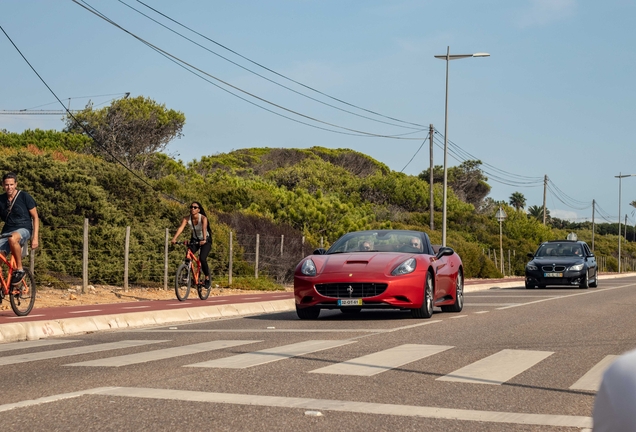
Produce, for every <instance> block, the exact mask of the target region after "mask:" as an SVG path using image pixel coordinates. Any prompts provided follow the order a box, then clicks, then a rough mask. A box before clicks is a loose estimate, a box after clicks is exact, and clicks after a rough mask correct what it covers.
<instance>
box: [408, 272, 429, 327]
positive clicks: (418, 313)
mask: <svg viewBox="0 0 636 432" xmlns="http://www.w3.org/2000/svg"><path fill="white" fill-rule="evenodd" d="M433 290H434V287H433V275H432V274H431V272H427V273H426V283H425V284H424V298H423V299H422V306H421V307H420V308H418V309H411V314H413V318H430V317H432V316H433Z"/></svg>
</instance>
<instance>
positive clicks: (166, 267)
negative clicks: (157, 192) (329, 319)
mask: <svg viewBox="0 0 636 432" xmlns="http://www.w3.org/2000/svg"><path fill="white" fill-rule="evenodd" d="M40 233H41V237H42V241H41V244H42V247H40V248H38V249H37V250H36V253H35V254H31V258H30V260H31V267H32V268H34V272H35V275H36V278H37V281H38V284H43V285H45V286H46V285H47V284H49V285H53V284H55V283H57V282H59V281H62V282H64V283H67V284H73V285H81V286H82V290H83V291H85V290H86V289H87V287H88V285H95V284H109V285H117V286H123V287H124V289H127V288H128V287H129V286H139V287H158V288H159V287H163V288H166V289H168V288H171V287H172V285H173V284H174V275H175V272H176V269H177V267H178V265H179V264H180V263H181V262H182V261H183V258H184V256H185V249H184V248H183V247H175V246H173V245H171V243H170V239H171V235H170V232H169V229H168V228H160V227H158V228H154V229H151V230H150V231H149V230H148V229H144V230H135V229H133V228H131V227H112V226H110V227H103V226H101V227H100V226H98V227H91V228H90V229H89V226H88V221H87V220H86V221H85V223H84V226H83V227H82V226H69V227H56V228H51V227H42V228H41V230H40ZM227 234H228V235H227V236H220V235H216V236H215V235H213V236H212V247H211V251H210V254H209V256H208V264H209V266H210V272H211V276H212V278H213V279H214V280H215V281H218V282H217V283H223V284H224V285H225V283H227V286H231V285H232V278H233V277H254V278H259V277H267V278H269V279H271V280H274V281H275V282H277V283H280V284H286V283H290V282H292V281H293V272H294V269H295V267H296V265H297V264H298V262H299V261H300V260H301V259H302V258H303V257H305V256H306V255H308V254H310V253H311V252H312V251H313V250H314V248H315V247H317V246H314V245H311V244H309V243H307V242H306V239H305V237H303V236H285V235H280V236H274V235H266V234H243V233H237V232H233V231H229V232H228V233H227ZM47 244H57V245H60V246H58V247H56V248H47V247H46V245H47ZM322 246H324V242H323V239H321V241H320V247H322ZM482 252H483V254H484V255H487V256H488V259H489V260H491V261H492V263H493V264H494V266H495V268H497V269H499V270H500V271H501V272H502V273H503V274H504V276H522V275H524V274H525V266H526V264H527V262H528V260H529V259H528V257H527V256H526V255H525V254H522V253H519V254H518V253H516V251H514V250H504V251H503V252H504V253H503V263H502V257H501V255H502V254H501V251H500V250H498V249H483V250H482ZM596 260H597V263H598V269H599V271H600V272H615V271H617V267H618V261H617V259H616V258H615V257H606V256H597V257H596ZM502 264H503V265H502ZM621 269H622V270H623V271H634V270H635V269H636V260H634V259H633V258H630V257H624V258H622V259H621ZM225 281H226V282H225Z"/></svg>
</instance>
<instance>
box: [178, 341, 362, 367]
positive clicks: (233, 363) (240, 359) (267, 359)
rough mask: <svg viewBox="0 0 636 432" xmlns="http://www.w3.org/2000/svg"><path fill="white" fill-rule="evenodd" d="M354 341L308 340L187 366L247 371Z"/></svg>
mask: <svg viewBox="0 0 636 432" xmlns="http://www.w3.org/2000/svg"><path fill="white" fill-rule="evenodd" d="M351 343H354V341H347V340H308V341H304V342H298V343H295V344H291V345H284V346H280V347H276V348H269V349H264V350H261V351H256V352H251V353H246V354H239V355H235V356H231V357H225V358H220V359H216V360H210V361H207V362H202V363H194V364H190V365H187V366H188V367H204V368H205V367H208V368H226V369H245V368H249V367H252V366H258V365H262V364H266V363H271V362H274V361H277V360H282V359H287V358H290V357H297V356H301V355H305V354H309V353H313V352H316V351H322V350H326V349H330V348H335V347H339V346H342V345H348V344H351Z"/></svg>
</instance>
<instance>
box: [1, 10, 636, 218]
mask: <svg viewBox="0 0 636 432" xmlns="http://www.w3.org/2000/svg"><path fill="white" fill-rule="evenodd" d="M144 1H145V2H146V3H147V4H148V5H150V6H152V7H154V8H156V9H157V10H159V11H160V12H162V13H164V14H165V15H168V16H169V17H171V18H172V19H174V20H176V21H179V22H180V23H182V24H184V25H186V26H188V27H190V28H192V29H193V30H196V31H197V32H199V33H201V34H203V35H205V36H206V37H208V38H210V39H212V40H214V41H215V42H217V43H219V44H222V45H224V46H225V47H227V48H230V49H232V50H234V51H236V52H237V53H239V54H241V55H243V56H245V57H247V58H249V59H250V60H252V61H255V62H257V63H260V64H261V65H263V66H266V67H268V68H270V69H272V70H274V71H276V72H278V73H279V74H282V75H284V76H286V77H289V78H292V79H294V80H296V81H298V82H301V83H303V84H305V85H307V86H309V87H312V88H313V89H316V90H320V91H321V92H323V93H325V94H328V95H329V96H332V97H335V98H338V99H340V100H342V101H345V102H347V103H349V104H352V105H355V106H356V107H361V108H364V109H366V110H370V111H373V112H376V113H380V114H383V115H384V116H387V117H392V118H394V119H398V120H401V121H404V122H410V123H416V124H421V125H425V126H428V125H429V124H431V123H432V124H433V125H434V126H435V128H436V129H438V130H439V131H440V132H441V133H443V132H444V88H445V62H444V61H442V60H438V59H435V58H434V55H439V54H445V53H446V47H447V46H450V49H451V54H464V53H476V52H488V53H490V54H491V57H489V58H467V59H462V60H456V61H452V62H450V86H449V88H450V92H449V129H448V137H449V139H450V140H451V141H452V142H453V143H455V144H456V145H458V146H459V147H460V148H461V151H462V152H465V153H463V157H470V156H468V155H472V157H474V158H478V159H480V160H482V162H484V164H487V165H485V166H484V167H483V168H484V170H485V171H486V173H487V174H490V180H489V183H490V184H491V186H492V191H491V194H490V196H491V197H492V198H493V199H496V200H506V201H507V200H508V198H509V196H510V195H511V194H512V193H513V192H515V191H518V192H521V193H523V194H524V195H525V197H526V199H527V204H528V205H541V204H542V200H543V186H542V179H543V176H544V175H546V174H547V175H548V177H549V178H550V182H551V183H550V184H551V189H552V191H549V192H548V195H547V205H548V208H549V209H550V212H551V214H552V215H553V216H557V217H561V218H564V219H574V218H578V219H579V220H583V218H591V215H592V211H591V202H592V200H593V199H595V200H596V201H597V203H598V204H599V206H600V207H601V209H602V211H604V213H603V214H604V215H606V216H607V217H609V218H610V220H612V221H616V218H617V215H618V180H617V179H616V178H614V176H616V175H618V174H619V172H622V173H623V174H632V173H633V174H636V166H635V163H634V160H635V159H636V158H635V156H636V154H635V150H634V149H635V146H634V145H633V144H632V141H633V135H634V133H633V129H632V128H633V121H634V119H635V118H636V108H635V101H636V86H635V84H634V79H635V78H634V73H635V72H636V44H635V42H636V32H635V31H634V30H633V19H634V17H635V16H636V2H634V1H633V0H606V1H603V2H600V1H593V2H592V1H582V0H516V1H509V0H490V1H474V0H448V1H441V0H436V1H426V0H418V1H410V0H406V1H373V0H367V1H342V0H339V1H333V0H320V1H319V0H268V1H262V0H261V1H237V0H232V1H230V0H222V1H219V0H214V1H193V0H182V1H179V2H176V1H168V0H144ZM123 2H125V3H126V4H128V5H130V6H132V7H134V8H136V9H138V10H140V11H142V12H144V13H146V14H148V15H150V16H152V17H153V18H155V19H157V20H160V21H161V22H162V23H163V24H165V25H167V26H170V27H171V28H173V29H174V30H176V31H178V32H180V33H182V34H183V35H185V36H187V37H189V38H191V39H193V40H194V41H196V42H197V43H199V44H201V45H203V46H205V47H206V48H207V49H209V50H212V51H214V52H216V53H218V54H220V55H223V56H225V57H227V58H229V59H231V60H232V61H235V62H237V63H239V64H240V65H242V66H244V67H245V68H248V69H250V70H252V71H255V72H258V73H260V74H262V75H264V76H266V77H267V78H269V79H271V80H273V81H275V82H278V83H280V84H284V85H286V86H288V87H291V88H293V89H294V90H296V91H298V92H301V93H303V94H306V95H309V96H311V97H313V98H315V99H318V100H320V101H323V102H326V103H329V104H332V105H334V106H338V107H339V108H342V109H346V110H350V111H353V112H355V113H357V114H361V115H365V116H368V117H372V118H374V119H378V120H381V121H385V122H388V123H392V124H395V123H397V122H396V121H395V120H388V119H387V118H386V117H378V116H376V115H374V114H371V113H369V112H366V111H361V110H359V109H357V108H356V107H352V106H349V105H343V104H341V103H340V102H338V101H335V100H333V99H329V98H327V97H326V96H323V95H321V94H318V93H315V92H313V91H311V90H308V89H307V88H304V87H301V86H299V85H297V84H294V83H293V82H290V81H287V80H285V79H283V78H281V77H279V76H277V75H274V74H272V73H271V72H268V71H266V70H264V69H262V68H260V67H259V66H256V65H254V64H253V63H250V62H248V61H246V60H244V59H242V58H240V57H238V56H236V55H235V54H233V53H231V52H229V51H226V50H224V49H223V48H221V47H220V46H218V45H215V44H214V43H212V42H210V41H208V40H206V39H204V38H201V37H200V36H197V35H196V34H193V33H191V32H189V31H188V30H186V29H184V28H182V27H179V26H177V25H176V24H174V23H173V22H171V21H168V20H166V19H165V18H162V17H161V16H159V15H157V14H156V13H154V12H153V11H151V10H150V9H148V8H146V7H145V6H144V5H143V4H141V3H139V2H138V1H136V0H123ZM123 2H120V1H115V0H110V1H104V0H90V1H88V4H89V5H90V6H92V7H94V8H95V9H97V10H99V12H101V13H103V14H104V15H106V16H108V17H109V18H110V19H112V20H113V21H115V22H117V23H118V24H120V25H121V26H122V27H124V28H126V29H127V30H129V31H130V32H132V33H135V34H137V35H138V36H140V37H142V38H144V39H146V40H147V41H148V42H150V43H152V44H154V45H156V46H158V47H159V48H161V49H163V50H165V51H167V52H169V53H170V54H172V55H174V56H176V57H179V58H181V59H183V60H184V61H186V62H188V63H190V64H192V65H193V66H195V67H197V68H199V69H201V70H202V71H204V72H205V73H208V74H210V75H213V76H214V77H216V78H219V79H222V80H224V81H226V82H228V83H230V84H232V85H234V86H236V87H239V88H240V89H242V90H244V91H246V92H249V93H252V94H254V95H256V96H258V97H260V98H262V99H265V100H267V101H268V102H271V103H274V104H277V105H280V106H282V107H284V108H286V109H288V110H291V111H295V112H297V113H300V114H302V115H303V116H307V117H311V118H313V119H318V120H320V121H322V122H325V123H329V124H331V125H326V124H325V123H317V122H315V121H314V120H311V119H308V118H307V117H300V116H298V115H297V114H295V113H291V112H289V111H283V110H281V109H280V108H278V107H276V106H274V105H270V104H268V103H266V102H263V101H261V100H258V99H254V98H253V97H252V96H249V95H246V94H244V93H240V92H238V91H235V90H233V91H234V92H235V93H237V94H240V95H241V97H243V98H245V99H247V100H249V101H250V102H252V103H254V104H258V105H261V106H263V107H266V108H267V109H269V110H272V111H274V112H276V113H278V114H281V115H285V116H288V117H291V118H293V119H295V120H297V121H302V122H306V123H310V124H312V125H314V126H317V127H321V128H326V129H330V130H340V131H342V132H347V131H346V130H345V129H337V127H336V126H340V127H343V128H348V129H351V130H356V131H363V132H367V133H373V134H379V135H402V134H405V133H410V135H406V137H413V138H424V137H425V136H426V131H424V132H415V133H412V132H413V130H412V129H405V128H403V127H398V126H394V125H392V124H384V123H380V122H377V121H371V120H368V119H364V118H362V117H359V116H354V115H351V114H348V113H346V112H343V111H340V110H336V109H334V108H331V107H328V106H326V105H324V104H320V103H317V102H315V101H313V100H311V99H309V98H306V97H303V96H300V95H298V94H295V93H292V92H290V91H289V90H286V89H284V88H282V87H280V86H277V85H274V84H272V83H270V82H268V81H266V80H264V79H262V78H260V77H258V76H256V75H254V74H252V73H251V72H249V71H246V70H244V69H241V68H239V67H237V66H235V65H233V64H231V63H229V62H227V61H226V60H223V59H221V58H219V57H218V56H216V55H214V54H211V53H210V52H209V51H206V50H205V49H202V48H201V47H199V46H196V45H194V44H193V43H191V42H189V41H187V40H185V39H182V38H181V37H180V36H178V35H176V34H174V33H171V32H170V31H168V30H166V29H165V28H163V27H160V26H159V25H157V24H155V23H154V22H152V21H150V20H148V19H147V18H146V17H144V16H142V15H140V14H138V13H137V12H135V11H134V10H132V9H131V8H129V7H128V6H126V4H124V3H123ZM0 25H1V26H2V28H3V29H4V30H5V31H6V32H7V33H8V35H9V36H10V37H11V38H12V39H13V41H14V43H15V44H16V45H17V46H18V48H19V49H20V50H21V51H22V53H23V54H24V55H25V56H26V58H27V59H28V60H29V61H30V62H31V64H32V65H33V66H34V68H35V69H36V70H37V71H38V73H39V74H40V75H41V76H42V78H44V80H45V81H46V82H47V83H48V85H49V86H50V87H51V88H52V89H53V91H54V92H55V93H56V94H57V95H58V97H59V98H60V99H62V100H63V101H64V103H65V104H68V103H69V98H70V107H71V109H81V108H83V107H84V105H85V104H86V103H87V102H88V99H87V98H82V97H83V96H93V97H92V101H93V102H94V103H95V105H96V106H104V105H105V104H107V103H108V102H109V100H110V99H111V98H112V97H115V95H117V96H121V95H122V94H123V93H125V92H130V93H131V95H133V96H138V95H143V96H147V97H150V98H152V99H154V100H156V101H157V102H160V103H164V104H166V106H167V107H168V108H173V109H176V110H180V111H182V112H183V113H185V115H186V126H185V128H184V134H185V136H184V137H183V138H182V139H180V140H175V141H174V142H173V143H172V144H171V145H170V147H169V149H168V152H169V153H170V154H172V155H173V156H175V157H177V158H179V159H182V160H183V161H185V162H188V161H191V160H193V159H198V158H200V157H201V156H203V155H212V154H216V153H225V152H229V151H232V150H235V149H240V148H248V147H294V148H306V147H311V146H324V147H329V148H350V149H353V150H356V151H359V152H362V153H365V154H368V155H370V156H371V157H373V158H375V159H377V160H379V161H381V162H384V163H385V164H387V165H388V166H389V167H390V168H391V169H393V170H397V171H401V170H402V169H403V168H404V167H405V166H406V168H405V169H404V172H406V173H407V174H418V173H420V172H421V171H422V170H424V169H426V168H427V167H428V164H429V150H428V143H427V144H425V146H424V147H422V149H421V150H420V152H419V153H417V155H416V156H415V158H414V159H413V161H412V162H410V164H409V161H410V160H411V158H412V157H413V156H414V155H415V154H416V152H417V151H418V148H420V146H421V144H422V141H423V140H422V139H419V140H398V139H392V138H379V137H369V136H356V135H358V134H357V133H356V132H347V133H353V134H355V135H347V134H342V133H334V132H330V131H327V130H323V129H319V128H317V127H311V126H306V125H303V124H300V123H298V122H294V121H292V120H289V119H286V118H283V117H281V116H280V115H276V114H273V113H271V112H268V111H265V110H264V109H261V108H259V107H257V106H255V105H253V104H250V103H248V102H246V101H244V100H241V99H239V98H237V97H235V96H232V95H230V94H228V93H227V92H225V91H223V90H220V89H219V88H217V87H215V86H213V85H212V84H210V83H208V82H206V81H204V80H203V79H201V78H199V77H197V76H195V75H194V74H192V73H190V72H188V71H186V70H184V69H183V68H181V67H180V66H178V65H176V64H175V63H173V62H171V61H169V60H168V59H166V58H165V57H163V56H161V55H160V54H157V53H156V52H154V51H153V50H151V49H150V48H148V47H147V46H145V45H143V44H142V43H140V42H139V41H137V40H135V39H134V38H132V37H131V36H130V35H128V34H126V33H124V32H123V31H122V30H120V29H117V28H115V27H113V26H112V25H111V24H108V23H107V22H105V21H103V20H102V19H100V18H98V17H96V16H95V15H93V14H91V13H89V12H88V11H86V10H85V9H83V8H82V7H80V6H78V5H77V4H75V3H73V2H72V1H70V0H64V1H63V0H40V1H36V0H29V1H24V0H3V1H2V2H1V3H0ZM0 55H1V56H2V61H1V63H0V65H1V67H0V85H1V87H0V88H1V91H0V110H13V109H31V108H36V109H44V108H46V109H61V108H62V107H61V106H60V105H59V104H57V103H55V104H50V105H46V104H49V103H51V102H55V97H54V96H53V95H52V94H51V93H50V92H49V91H48V90H47V88H46V87H45V86H44V85H43V84H42V83H41V81H40V80H39V79H38V78H37V76H36V75H35V74H34V73H33V72H32V71H31V70H30V68H29V67H28V65H27V64H26V63H25V62H24V61H23V60H22V58H21V57H20V55H19V54H18V52H17V51H16V50H15V49H14V47H13V46H12V45H11V44H10V42H9V41H8V39H7V38H6V37H5V36H4V34H0ZM207 79H208V80H210V81H212V82H215V83H217V84H218V85H221V86H222V87H224V88H226V89H227V87H225V86H224V85H222V84H220V83H218V82H217V81H215V80H214V79H213V78H210V77H207ZM98 95H111V96H99V97H97V96H98ZM399 124H401V125H404V124H405V123H399ZM332 125H335V126H332ZM62 127H63V123H62V121H61V120H60V117H58V116H18V115H0V129H7V130H9V131H11V132H21V131H23V130H25V129H29V128H30V129H34V128H41V129H58V130H59V129H62ZM438 139H439V140H440V142H443V139H442V137H441V135H440V136H438ZM442 158H443V151H442V150H441V149H440V148H439V147H436V148H435V164H437V165H441V164H442V160H443V159H442ZM458 163H459V162H458V161H457V160H455V159H453V158H452V157H449V165H457V164H458ZM407 164H408V166H407ZM502 171H503V173H502ZM495 176H497V177H499V180H501V181H503V183H502V182H500V181H495ZM504 183H509V184H504ZM522 183H530V185H522ZM529 186H532V187H529ZM622 186H623V187H622V213H623V215H622V217H624V215H625V214H626V213H627V214H628V215H629V222H628V223H629V224H630V225H631V224H634V222H635V221H636V217H635V216H633V215H632V214H631V212H632V211H633V210H634V209H633V208H632V207H630V206H629V202H631V201H633V200H636V178H633V179H630V178H625V179H623V181H622ZM561 201H566V203H567V205H566V204H564V203H562V202H561ZM587 206H590V207H589V208H587V209H582V208H584V207H587ZM573 207H578V208H573ZM596 218H597V221H600V222H602V221H603V219H602V218H601V216H599V215H598V214H597V216H596Z"/></svg>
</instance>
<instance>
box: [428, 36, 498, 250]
mask: <svg viewBox="0 0 636 432" xmlns="http://www.w3.org/2000/svg"><path fill="white" fill-rule="evenodd" d="M467 57H490V54H488V53H475V54H453V55H451V54H450V47H446V55H436V56H435V58H438V59H442V60H446V103H445V108H444V197H443V206H442V246H446V198H447V190H448V171H447V164H446V160H447V157H448V62H449V61H450V60H458V59H463V58H467Z"/></svg>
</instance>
